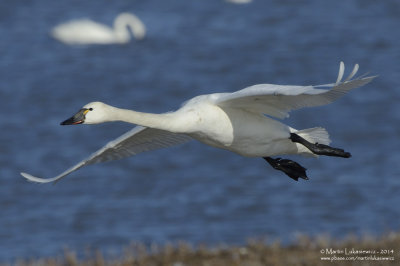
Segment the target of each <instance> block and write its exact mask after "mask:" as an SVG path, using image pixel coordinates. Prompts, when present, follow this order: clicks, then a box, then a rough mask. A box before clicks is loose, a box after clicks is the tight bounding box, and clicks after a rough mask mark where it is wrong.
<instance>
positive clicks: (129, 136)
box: [21, 126, 191, 183]
mask: <svg viewBox="0 0 400 266" xmlns="http://www.w3.org/2000/svg"><path fill="white" fill-rule="evenodd" d="M189 140H191V138H190V137H189V136H187V135H183V134H176V133H171V132H168V131H164V130H159V129H154V128H148V127H142V126H137V127H135V128H133V129H132V130H130V131H128V132H126V133H125V134H123V135H122V136H120V137H119V138H117V139H115V140H113V141H110V142H109V143H107V144H106V145H105V146H104V147H103V148H101V149H100V150H98V151H96V152H95V153H93V154H92V155H91V156H89V157H88V158H87V159H85V160H83V161H81V162H79V163H78V164H76V165H75V166H73V167H71V168H69V169H68V170H66V171H65V172H63V173H61V174H60V175H58V176H56V177H53V178H48V179H45V178H39V177H35V176H32V175H30V174H27V173H21V175H22V176H23V177H25V178H26V179H28V180H30V181H33V182H38V183H48V182H53V181H58V180H59V179H61V178H63V177H64V176H66V175H68V174H70V173H72V172H73V171H76V170H78V169H79V168H81V167H83V166H86V165H90V164H95V163H100V162H107V161H112V160H118V159H122V158H125V157H129V156H133V155H136V154H139V153H142V152H145V151H151V150H155V149H160V148H166V147H170V146H174V145H178V144H181V143H184V142H187V141H189Z"/></svg>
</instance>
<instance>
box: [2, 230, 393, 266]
mask: <svg viewBox="0 0 400 266" xmlns="http://www.w3.org/2000/svg"><path fill="white" fill-rule="evenodd" d="M76 254H77V253H76V252H75V251H73V250H66V251H65V252H64V254H63V255H60V256H56V257H51V258H42V259H20V260H16V261H15V262H14V263H12V264H4V263H0V265H18V266H33V265H43V266H58V265H60V266H61V265H63V266H64V265H77V266H78V265H135V266H152V265H157V266H163V265H171V266H186V265H188V266H189V265H190V266H192V265H194V266H197V265H198V266H200V265H201V266H203V265H208V266H214V265H215V266H224V265H246V266H247V265H249V266H250V265H251V266H258V265H277V266H279V265H310V266H313V265H321V264H329V265H343V263H347V264H349V265H398V263H400V232H395V233H388V234H386V235H384V236H381V237H378V238H377V237H370V236H364V237H361V238H357V237H355V236H349V237H347V238H345V239H343V240H335V239H332V238H331V237H329V236H324V235H320V236H317V237H315V238H310V237H308V236H306V235H301V236H299V237H298V239H297V240H296V241H295V242H294V243H292V244H289V245H281V244H280V242H279V241H275V242H271V243H268V242H267V241H265V240H249V241H248V243H247V244H246V245H243V246H229V245H219V246H217V247H207V246H205V245H199V246H197V247H193V246H192V245H190V244H188V243H185V242H180V243H177V244H176V245H172V244H167V245H164V246H157V245H151V247H150V248H148V247H146V246H145V245H143V244H141V243H133V244H131V245H130V246H128V247H126V248H124V249H122V252H121V256H119V257H118V258H117V257H112V258H106V257H105V256H104V255H103V254H102V253H101V252H99V251H91V252H90V254H88V255H87V256H85V257H84V258H79V257H78V256H77V255H76Z"/></svg>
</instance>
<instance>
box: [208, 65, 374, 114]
mask: <svg viewBox="0 0 400 266" xmlns="http://www.w3.org/2000/svg"><path fill="white" fill-rule="evenodd" d="M357 71H358V64H356V65H355V66H354V68H353V71H352V72H351V73H350V75H349V76H348V77H347V78H346V79H345V80H344V81H342V78H343V74H344V64H343V62H340V68H339V75H338V78H337V81H336V83H334V84H326V85H318V86H291V85H274V84H259V85H254V86H251V87H248V88H245V89H243V90H240V91H237V92H234V93H222V94H216V98H215V100H214V101H215V103H216V104H217V105H219V106H221V107H234V108H243V109H246V110H249V111H251V112H259V113H263V114H266V115H270V116H274V117H277V118H281V119H283V118H285V117H288V116H289V111H291V110H295V109H299V108H303V107H312V106H320V105H325V104H329V103H331V102H333V101H335V100H336V99H338V98H340V97H341V96H343V95H344V94H346V93H347V92H348V91H350V90H351V89H354V88H357V87H361V86H363V85H365V84H367V83H368V82H370V81H371V80H372V79H374V78H375V76H369V77H365V75H364V76H361V77H358V78H355V79H352V78H353V77H354V75H355V74H356V73H357ZM329 87H330V89H323V88H329Z"/></svg>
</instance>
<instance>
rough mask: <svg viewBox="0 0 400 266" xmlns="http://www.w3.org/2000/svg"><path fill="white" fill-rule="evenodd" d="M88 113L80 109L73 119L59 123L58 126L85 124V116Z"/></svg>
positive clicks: (84, 109) (86, 110)
mask: <svg viewBox="0 0 400 266" xmlns="http://www.w3.org/2000/svg"><path fill="white" fill-rule="evenodd" d="M88 111H89V109H86V108H82V109H81V110H79V112H77V113H76V114H75V115H74V116H73V117H71V118H68V119H67V120H65V121H63V122H61V123H60V125H63V126H64V125H78V124H82V123H83V122H85V115H86V113H87V112H88Z"/></svg>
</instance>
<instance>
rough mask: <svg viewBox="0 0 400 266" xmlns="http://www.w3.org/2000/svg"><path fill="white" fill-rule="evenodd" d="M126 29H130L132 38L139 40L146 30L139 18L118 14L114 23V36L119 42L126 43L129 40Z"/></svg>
mask: <svg viewBox="0 0 400 266" xmlns="http://www.w3.org/2000/svg"><path fill="white" fill-rule="evenodd" d="M128 27H130V28H131V29H132V33H133V36H135V38H136V39H138V40H140V39H143V38H144V35H145V34H146V28H145V26H144V25H143V23H142V22H141V21H140V19H139V18H137V17H136V16H134V15H132V14H128V13H122V14H120V15H119V16H118V17H117V18H116V19H115V22H114V31H115V36H116V37H117V38H118V40H119V41H121V42H128V41H129V39H130V34H129V30H128Z"/></svg>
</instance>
